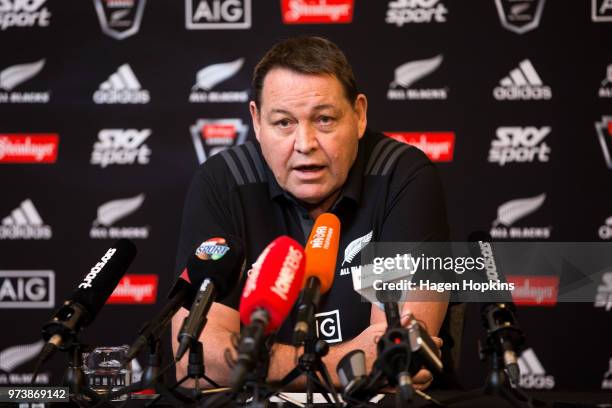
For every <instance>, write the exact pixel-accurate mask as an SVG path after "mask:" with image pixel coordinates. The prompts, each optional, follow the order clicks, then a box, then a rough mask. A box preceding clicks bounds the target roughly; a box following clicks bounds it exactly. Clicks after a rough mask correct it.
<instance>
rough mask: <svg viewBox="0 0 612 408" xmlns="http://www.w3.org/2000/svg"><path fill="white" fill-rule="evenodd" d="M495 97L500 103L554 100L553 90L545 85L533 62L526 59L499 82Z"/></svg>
mask: <svg viewBox="0 0 612 408" xmlns="http://www.w3.org/2000/svg"><path fill="white" fill-rule="evenodd" d="M493 96H494V97H495V99H497V100H498V101H504V100H508V101H515V100H519V99H521V100H531V99H533V100H543V99H551V98H552V90H551V89H550V87H549V86H546V85H544V84H543V82H542V79H541V78H540V76H539V75H538V73H537V72H536V70H535V68H534V67H533V65H532V64H531V61H529V60H528V59H524V60H523V61H521V62H520V63H519V65H518V67H517V68H515V69H513V70H512V71H510V73H509V74H508V76H505V77H504V78H502V80H501V81H499V86H497V87H495V89H493Z"/></svg>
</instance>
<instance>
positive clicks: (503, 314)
mask: <svg viewBox="0 0 612 408" xmlns="http://www.w3.org/2000/svg"><path fill="white" fill-rule="evenodd" d="M468 240H469V241H470V242H475V243H477V244H478V248H476V249H475V248H474V247H472V248H471V250H472V252H474V251H476V252H477V254H478V255H480V256H482V257H483V258H484V263H485V266H486V274H487V278H488V279H489V280H491V281H500V280H502V279H504V276H503V274H501V272H500V270H499V265H498V264H497V262H496V261H495V256H494V254H493V248H492V246H491V243H492V238H491V236H490V235H489V234H488V233H486V232H483V231H477V232H472V233H471V234H470V235H469V237H468ZM515 311H516V308H515V306H514V303H512V302H511V301H508V302H486V303H481V306H480V313H481V317H482V324H483V326H484V328H485V329H486V330H487V343H488V344H489V346H493V347H494V348H496V349H498V347H499V348H501V353H500V354H501V357H502V360H503V363H504V367H505V368H506V371H507V372H508V376H509V377H510V380H511V381H512V382H513V383H514V384H518V382H519V380H520V368H519V364H518V356H517V352H518V351H519V349H520V348H521V347H522V346H523V344H524V343H525V335H524V334H523V332H522V331H521V329H520V328H519V327H518V324H517V321H516V319H515V317H514V312H515Z"/></svg>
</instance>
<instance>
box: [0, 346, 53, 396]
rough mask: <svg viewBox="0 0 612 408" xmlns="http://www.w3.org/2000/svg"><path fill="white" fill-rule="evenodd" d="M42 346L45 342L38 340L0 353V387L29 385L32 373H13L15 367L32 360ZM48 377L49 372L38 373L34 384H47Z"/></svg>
mask: <svg viewBox="0 0 612 408" xmlns="http://www.w3.org/2000/svg"><path fill="white" fill-rule="evenodd" d="M44 345H45V342H44V341H43V340H38V341H37V342H35V343H31V344H20V345H17V346H12V347H8V348H5V349H4V350H2V351H0V385H14V384H23V385H30V383H31V382H32V377H34V373H31V372H29V373H27V372H26V373H19V372H17V373H16V372H14V371H15V369H16V368H17V367H19V366H21V365H23V364H25V363H27V362H28V361H32V360H34V359H35V358H36V356H38V354H39V353H40V351H41V350H42V349H43V347H44ZM49 377H50V373H49V372H41V373H38V375H37V376H36V384H38V385H44V384H49ZM25 405H28V404H25ZM34 405H36V404H32V407H34ZM42 405H44V404H42ZM19 406H21V404H19Z"/></svg>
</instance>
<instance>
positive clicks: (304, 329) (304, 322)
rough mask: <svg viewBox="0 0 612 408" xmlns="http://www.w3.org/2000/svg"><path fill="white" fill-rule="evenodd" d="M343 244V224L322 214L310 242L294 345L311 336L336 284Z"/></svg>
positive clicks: (307, 244) (307, 248)
mask: <svg viewBox="0 0 612 408" xmlns="http://www.w3.org/2000/svg"><path fill="white" fill-rule="evenodd" d="M339 244H340V220H339V219H338V217H336V216H335V215H334V214H332V213H323V214H321V215H320V216H319V217H317V220H316V221H315V224H314V227H312V231H311V232H310V237H308V242H306V248H305V252H306V268H305V271H304V288H303V289H302V292H301V294H300V299H299V300H298V311H297V323H296V324H295V327H294V329H293V343H294V344H296V345H298V344H301V343H302V342H304V340H305V339H306V337H307V336H308V333H309V331H310V328H311V326H312V325H313V324H314V314H315V312H316V310H317V309H318V307H319V301H320V299H321V295H322V294H324V293H326V292H327V291H328V290H329V289H330V288H331V286H332V284H333V283H334V274H335V272H336V258H337V256H338V246H339Z"/></svg>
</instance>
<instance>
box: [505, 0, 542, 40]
mask: <svg viewBox="0 0 612 408" xmlns="http://www.w3.org/2000/svg"><path fill="white" fill-rule="evenodd" d="M544 2H545V1H544V0H518V1H517V0H495V5H496V6H497V14H499V19H500V20H501V24H502V26H503V27H504V28H505V29H506V30H510V31H512V32H514V33H517V34H524V33H526V32H527V31H531V30H533V29H535V28H537V27H538V25H540V18H542V10H543V9H544Z"/></svg>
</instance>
